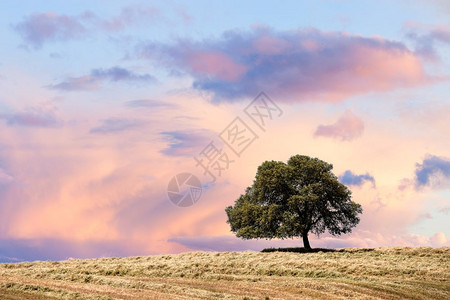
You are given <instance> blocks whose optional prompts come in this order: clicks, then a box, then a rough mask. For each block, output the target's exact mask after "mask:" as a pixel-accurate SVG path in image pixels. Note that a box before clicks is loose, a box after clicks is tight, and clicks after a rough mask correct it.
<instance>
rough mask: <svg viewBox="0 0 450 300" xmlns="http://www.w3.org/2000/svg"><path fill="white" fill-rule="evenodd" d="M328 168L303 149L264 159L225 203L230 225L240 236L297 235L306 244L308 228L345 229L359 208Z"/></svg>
mask: <svg viewBox="0 0 450 300" xmlns="http://www.w3.org/2000/svg"><path fill="white" fill-rule="evenodd" d="M332 169H333V165H331V164H329V163H327V162H324V161H322V160H320V159H317V158H311V157H308V156H303V155H295V156H292V157H291V158H290V159H289V160H288V162H287V163H284V162H279V161H265V162H264V163H262V164H261V165H260V166H259V167H258V171H257V173H256V177H255V180H254V181H253V185H252V186H250V187H248V188H247V189H246V192H245V194H243V195H241V196H240V197H239V198H238V199H237V200H236V202H235V204H234V207H233V206H229V207H227V208H226V209H225V211H226V213H227V216H228V221H227V222H228V223H229V224H230V227H231V231H233V232H235V233H236V236H238V237H241V238H244V239H252V238H269V239H272V238H282V239H283V238H290V237H297V236H301V237H303V241H304V244H305V247H306V248H310V247H309V242H308V233H309V232H312V233H315V234H317V235H320V234H321V233H324V232H325V231H326V230H327V231H328V232H329V233H330V234H332V235H340V234H345V233H349V232H351V229H352V228H353V227H354V226H356V225H357V224H358V223H359V217H358V214H360V213H362V208H361V205H359V204H357V203H355V202H353V201H352V200H351V191H350V190H349V189H348V188H347V187H346V186H345V185H343V184H342V183H340V182H339V180H338V179H337V177H336V176H335V175H334V174H333V173H332V171H331V170H332Z"/></svg>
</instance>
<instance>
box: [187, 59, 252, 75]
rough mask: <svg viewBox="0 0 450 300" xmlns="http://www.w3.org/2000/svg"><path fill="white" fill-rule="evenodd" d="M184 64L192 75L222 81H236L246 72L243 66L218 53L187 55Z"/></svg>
mask: <svg viewBox="0 0 450 300" xmlns="http://www.w3.org/2000/svg"><path fill="white" fill-rule="evenodd" d="M185 62H186V64H187V65H188V67H189V68H190V69H191V71H192V72H194V73H197V74H202V75H206V76H213V77H216V78H219V79H221V80H224V81H236V80H238V79H239V78H241V76H242V75H243V74H244V73H245V71H246V70H247V68H246V67H245V66H244V65H241V64H238V63H236V62H235V61H234V60H233V59H232V58H231V57H229V56H228V55H226V54H224V53H219V52H193V53H189V54H187V57H186V60H185Z"/></svg>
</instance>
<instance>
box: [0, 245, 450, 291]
mask: <svg viewBox="0 0 450 300" xmlns="http://www.w3.org/2000/svg"><path fill="white" fill-rule="evenodd" d="M309 298H314V299H336V298H341V299H349V298H353V299H377V298H378V299H379V298H382V299H450V248H440V249H432V248H376V249H356V248H354V249H350V248H349V249H343V250H340V251H336V252H318V253H287V252H271V253H261V252H252V251H246V252H191V253H183V254H178V255H158V256H145V257H128V258H101V259H88V260H67V261H59V262H43V261H42V262H33V263H16V264H0V299H309Z"/></svg>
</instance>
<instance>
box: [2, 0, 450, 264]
mask: <svg viewBox="0 0 450 300" xmlns="http://www.w3.org/2000/svg"><path fill="white" fill-rule="evenodd" d="M0 37H1V43H0V53H1V57H0V91H1V93H0V262H8V261H13V262H14V261H23V260H59V259H67V258H70V257H74V258H87V257H103V256H130V255H150V254H158V253H179V252H185V251H194V250H209V251H235V250H247V249H251V250H261V249H262V248H265V247H282V246H302V242H301V240H299V239H293V240H283V241H280V240H272V241H267V240H250V241H245V240H240V239H238V238H235V237H234V236H233V234H232V233H231V232H230V228H229V225H228V224H227V223H226V214H225V211H224V209H225V207H227V206H229V205H232V204H233V203H234V201H235V200H236V199H237V198H238V197H239V195H240V194H242V193H243V192H244V191H245V188H246V187H247V186H249V185H251V184H252V181H253V179H254V176H255V173H256V169H257V167H258V166H259V165H260V164H261V163H262V162H263V161H265V160H280V161H287V159H289V157H290V156H292V155H295V154H302V155H309V156H313V157H317V158H320V159H322V160H325V161H327V162H329V163H332V164H333V166H334V169H333V171H334V173H335V174H336V176H338V177H339V179H340V181H341V182H342V183H344V184H346V185H348V186H349V188H350V189H351V190H352V192H353V200H354V201H355V202H357V203H360V204H361V205H362V207H363V210H364V212H363V214H362V216H361V222H360V224H359V225H358V226H357V227H356V228H355V229H354V230H353V232H352V233H351V234H347V235H343V236H340V237H333V236H331V235H329V234H324V235H321V236H320V237H319V238H318V237H316V236H314V235H311V236H310V241H311V246H312V247H378V246H432V247H442V246H450V222H449V213H450V118H449V114H450V2H449V1H446V0H434V1H433V0H428V1H427V0H398V1H387V0H381V1H380V0H373V1H366V0H362V1H359V0H358V1H357V0H355V1H350V0H348V1H346V0H327V1H326V0H322V1H306V0H305V1H276V2H273V1H247V2H243V1H220V2H219V1H191V2H181V1H164V2H163V1H161V2H156V1H140V2H139V1H106V0H99V1H92V0H91V1H57V0H55V1H8V0H7V1H0ZM260 92H264V93H265V95H267V96H268V97H269V98H270V99H271V100H272V102H270V101H267V103H269V104H270V105H271V107H272V108H274V107H275V109H274V110H269V111H267V110H266V111H265V113H266V117H265V118H263V119H264V124H263V126H258V124H257V121H258V120H259V121H261V119H255V120H252V119H251V117H250V116H252V114H251V113H249V114H247V113H246V111H247V112H248V111H249V109H252V108H253V106H252V104H251V103H252V101H253V100H254V99H255V97H257V96H258V95H259V94H260ZM255 103H256V102H253V104H255ZM260 108H261V107H260ZM262 110H264V108H262ZM268 112H269V113H271V114H270V115H269V114H268ZM253 116H254V115H253ZM255 118H256V117H255ZM232 122H235V123H232ZM236 122H237V123H239V122H240V123H239V124H240V125H244V126H246V128H247V129H248V130H247V133H249V132H250V133H252V136H251V139H250V140H249V143H248V144H244V146H247V147H245V149H243V150H242V151H241V152H239V151H237V152H235V151H233V149H231V148H232V147H230V145H228V144H227V142H226V135H227V132H228V131H227V130H228V129H230V128H231V127H232V125H233V124H234V125H236ZM239 124H238V125H239ZM259 125H261V124H259ZM243 140H245V139H243ZM211 142H212V143H213V145H214V146H215V147H217V149H220V150H221V151H222V152H221V153H226V154H227V157H228V159H229V162H230V163H229V165H228V168H227V169H224V170H222V171H221V174H218V173H217V172H216V173H215V175H216V180H215V181H213V180H212V177H211V176H209V174H205V172H204V170H203V169H202V168H201V166H199V165H198V163H197V161H196V160H195V159H196V158H197V159H199V158H201V157H202V151H204V150H205V149H206V148H207V147H208V145H211ZM250 142H251V143H250ZM235 150H236V149H235ZM212 172H215V171H212ZM180 173H191V174H193V175H194V176H196V177H197V178H198V179H199V181H200V182H201V187H202V194H201V197H200V199H199V200H198V201H197V202H196V203H195V204H193V205H191V206H189V207H179V206H177V205H175V204H174V203H172V202H171V201H170V200H169V197H168V192H167V189H168V184H169V182H170V180H171V179H172V178H173V177H174V176H175V175H177V174H180Z"/></svg>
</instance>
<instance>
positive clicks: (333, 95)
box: [138, 29, 437, 102]
mask: <svg viewBox="0 0 450 300" xmlns="http://www.w3.org/2000/svg"><path fill="white" fill-rule="evenodd" d="M138 51H139V56H140V57H141V58H147V59H153V60H157V61H158V63H163V64H164V65H166V66H167V67H168V68H169V69H171V70H177V71H178V72H179V71H182V72H186V73H188V74H189V75H191V76H192V77H193V78H194V83H193V87H194V88H196V89H199V90H203V91H210V92H213V93H214V95H215V99H216V100H217V101H232V100H235V99H238V98H243V97H250V96H253V95H255V94H257V93H258V92H260V91H266V92H267V93H269V94H271V95H277V97H278V98H279V99H281V100H284V101H291V102H294V101H295V102H299V101H329V102H330V101H334V102H336V101H341V100H343V99H346V98H348V97H351V96H354V95H360V94H365V93H368V92H379V91H390V90H395V89H399V88H408V87H416V86H422V85H424V84H428V83H431V82H434V81H435V80H437V77H433V76H429V75H427V74H426V73H425V70H424V66H423V63H422V61H421V59H420V57H419V56H418V55H416V54H415V53H414V52H413V51H411V50H409V49H408V48H407V47H406V46H405V45H404V44H402V43H400V42H396V41H391V40H388V39H384V38H380V37H362V36H358V35H351V34H347V33H340V32H323V31H320V30H317V29H305V30H297V31H294V32H276V31H273V30H270V29H257V30H254V31H251V32H237V31H231V32H227V33H226V34H224V35H223V36H222V37H221V38H218V39H208V40H204V41H200V42H199V41H190V40H180V41H178V42H176V43H175V44H172V45H165V44H155V43H147V44H144V45H141V47H139V48H138Z"/></svg>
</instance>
